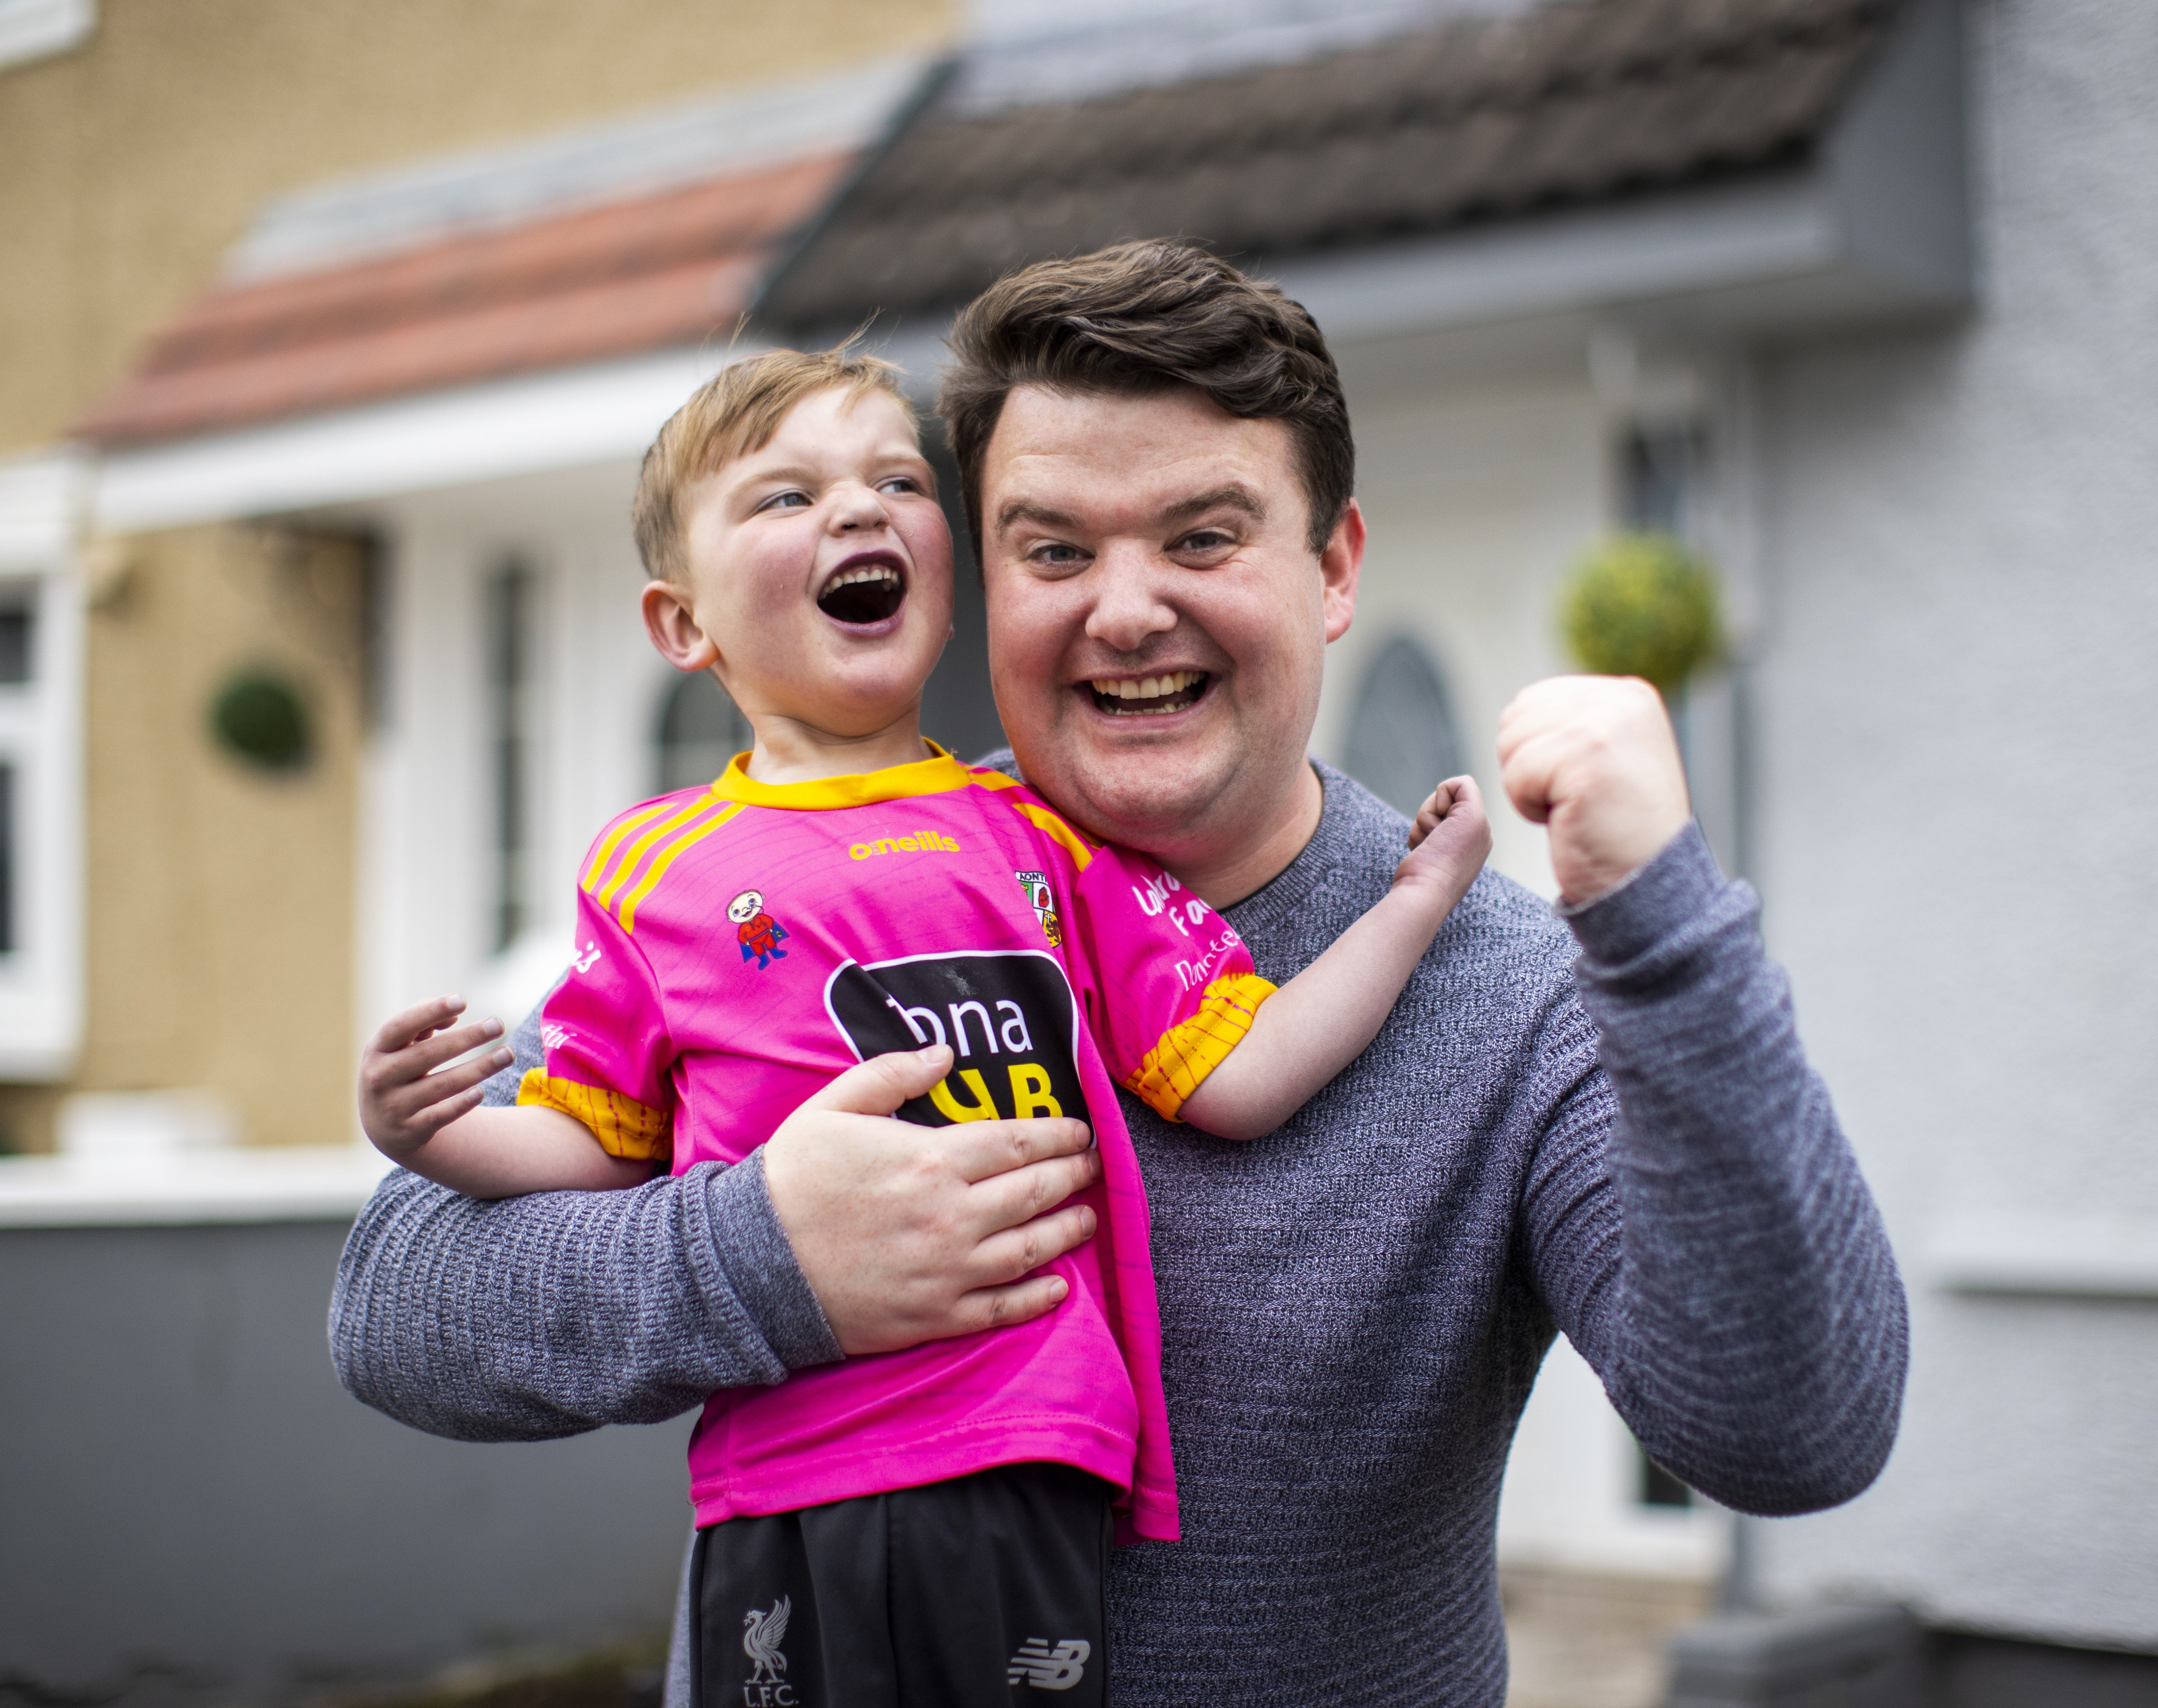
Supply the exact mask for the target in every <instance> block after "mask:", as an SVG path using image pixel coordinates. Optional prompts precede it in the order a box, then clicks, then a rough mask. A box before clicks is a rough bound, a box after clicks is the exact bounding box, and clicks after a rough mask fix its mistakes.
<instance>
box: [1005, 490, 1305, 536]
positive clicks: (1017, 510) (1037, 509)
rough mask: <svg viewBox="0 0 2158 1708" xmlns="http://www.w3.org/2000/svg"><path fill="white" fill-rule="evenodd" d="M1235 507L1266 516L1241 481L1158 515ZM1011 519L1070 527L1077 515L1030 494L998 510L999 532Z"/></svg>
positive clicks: (1170, 519) (1257, 517)
mask: <svg viewBox="0 0 2158 1708" xmlns="http://www.w3.org/2000/svg"><path fill="white" fill-rule="evenodd" d="M1223 509H1227V510H1238V511H1241V512H1242V513H1244V514H1245V515H1247V516H1248V517H1250V518H1251V519H1252V521H1254V522H1263V521H1265V520H1266V519H1267V507H1266V505H1265V504H1264V503H1262V502H1261V501H1260V498H1259V495H1258V494H1257V493H1255V492H1253V491H1252V489H1251V488H1249V487H1247V486H1245V485H1244V484H1243V483H1242V482H1231V484H1229V485H1227V486H1222V487H1210V488H1207V489H1206V490H1205V492H1203V493H1193V494H1192V495H1191V496H1190V498H1179V499H1178V500H1177V501H1176V502H1175V503H1173V504H1171V505H1170V506H1169V508H1167V509H1165V510H1164V511H1163V512H1162V513H1161V519H1162V520H1163V521H1164V522H1165V523H1169V524H1175V523H1179V522H1185V521H1189V520H1190V519H1191V518H1192V517H1194V516H1201V515H1204V514H1205V513H1206V512H1207V511H1209V510H1223ZM1014 522H1032V523H1035V524H1038V525H1040V526H1041V527H1044V528H1073V527H1076V526H1077V525H1078V523H1077V519H1076V518H1075V517H1073V516H1071V515H1069V514H1067V513H1066V512H1064V511H1062V510H1058V509H1053V508H1051V507H1050V506H1049V505H1047V504H1037V503H1035V502H1033V500H1031V499H1030V498H1014V499H1012V500H1011V501H1010V502H1009V503H1006V504H1005V505H1004V508H1002V509H1000V510H999V511H998V512H997V528H998V530H999V532H1002V531H1003V530H1004V529H1007V528H1009V527H1010V526H1011V525H1012V524H1013V523H1014Z"/></svg>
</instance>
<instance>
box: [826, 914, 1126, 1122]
mask: <svg viewBox="0 0 2158 1708" xmlns="http://www.w3.org/2000/svg"><path fill="white" fill-rule="evenodd" d="M824 1006H825V1008H826V1009H828V1010H829V1012H830V1014H831V1016H832V1023H833V1024H834V1025H836V1026H837V1027H838V1028H839V1032H840V1035H841V1036H843V1037H844V1038H845V1039H846V1040H847V1043H848V1045H849V1047H850V1048H851V1049H852V1050H854V1054H855V1055H859V1056H860V1057H861V1058H862V1059H863V1060H868V1059H869V1058H870V1056H872V1055H885V1053H887V1052H888V1051H891V1050H919V1049H921V1048H922V1045H925V1044H946V1045H950V1046H951V1049H952V1055H953V1062H952V1071H951V1072H950V1073H948V1074H947V1075H946V1076H944V1078H943V1079H942V1081H939V1082H938V1083H937V1085H936V1086H933V1087H932V1089H931V1091H930V1093H929V1095H928V1096H927V1097H915V1098H911V1099H910V1100H909V1101H908V1102H906V1103H905V1104H903V1105H901V1107H900V1111H899V1115H900V1118H901V1120H903V1121H912V1122H916V1123H918V1124H919V1125H921V1126H923V1127H943V1126H946V1125H948V1124H949V1123H951V1122H955V1121H997V1120H1020V1121H1025V1120H1030V1119H1032V1118H1034V1117H1039V1116H1051V1115H1064V1116H1069V1117H1071V1119H1073V1120H1075V1121H1087V1120H1090V1119H1091V1118H1092V1117H1090V1116H1089V1115H1088V1114H1087V1098H1086V1095H1085V1093H1084V1092H1082V1091H1081V1090H1080V1089H1079V1068H1078V1064H1077V1062H1076V1060H1074V1058H1073V1055H1072V1046H1073V1040H1074V1038H1075V1035H1076V1031H1077V1024H1078V1004H1076V1001H1075V1000H1074V999H1073V997H1072V994H1071V983H1070V982H1069V981H1068V980H1066V978H1065V977H1064V969H1063V968H1061V966H1059V965H1058V964H1057V962H1056V957H1053V956H1051V955H1047V954H1045V953H1043V952H1041V951H1040V950H1038V949H1021V950H1014V951H1009V952H991V951H983V952H958V953H955V954H950V955H910V956H907V957H905V958H904V959H901V960H897V961H878V962H873V963H871V964H870V965H869V966H863V965H862V964H861V963H860V962H854V961H849V962H847V964H846V965H845V966H844V967H842V968H839V971H838V972H837V973H834V974H833V975H832V978H831V982H830V983H829V984H827V985H826V986H825V987H824Z"/></svg>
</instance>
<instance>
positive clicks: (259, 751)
mask: <svg viewBox="0 0 2158 1708" xmlns="http://www.w3.org/2000/svg"><path fill="white" fill-rule="evenodd" d="M209 720H210V728H211V729H212V730H214V731H215V732H216V735H217V739H218V740H219V742H221V743H222V744H223V745H224V746H225V749H226V750H227V751H229V752H230V753H232V754H233V755H235V756H236V757H238V758H240V759H244V760H245V761H247V762H248V763H249V764H250V765H256V766H261V768H262V769H263V770H265V771H297V770H299V769H300V768H301V767H302V766H304V765H306V764H307V761H308V760H309V759H310V758H312V756H313V755H314V748H315V743H314V730H313V728H312V721H311V720H310V719H309V718H308V716H307V702H306V701H305V700H304V699H302V698H301V696H300V691H299V689H297V688H295V687H294V686H293V685H292V684H291V683H290V682H288V681H287V680H286V679H285V678H283V677H282V676H280V675H277V674H276V673H273V672H271V671H267V670H243V671H241V672H240V673H238V674H237V675H235V676H234V677H232V678H231V679H230V680H229V681H227V682H226V683H225V686H224V687H222V688H220V689H219V690H218V692H217V697H216V699H214V700H212V701H211V702H210V709H209Z"/></svg>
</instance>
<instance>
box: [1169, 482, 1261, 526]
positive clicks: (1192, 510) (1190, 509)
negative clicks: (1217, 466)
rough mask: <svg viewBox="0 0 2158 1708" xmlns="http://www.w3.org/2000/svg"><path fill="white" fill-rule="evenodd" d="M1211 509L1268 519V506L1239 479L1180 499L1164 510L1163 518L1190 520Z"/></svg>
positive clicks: (1254, 518)
mask: <svg viewBox="0 0 2158 1708" xmlns="http://www.w3.org/2000/svg"><path fill="white" fill-rule="evenodd" d="M1209 510H1240V511H1242V513H1244V514H1245V515H1247V516H1248V517H1250V518H1251V519H1252V521H1254V522H1263V521H1265V520H1266V519H1267V507H1266V506H1265V505H1264V504H1263V503H1261V502H1260V500H1259V495H1258V494H1257V493H1255V492H1253V491H1252V489H1251V488H1249V487H1247V486H1246V485H1244V484H1243V483H1242V482H1241V481H1238V482H1231V484H1229V485H1227V486H1226V487H1214V488H1209V489H1208V490H1207V491H1205V492H1203V493H1193V494H1192V495H1191V496H1190V498H1180V499H1178V500H1177V501H1176V503H1174V504H1171V505H1170V506H1169V508H1167V509H1166V510H1164V511H1163V512H1162V520H1163V521H1164V522H1185V521H1189V520H1190V519H1191V518H1192V517H1194V516H1199V515H1203V514H1205V513H1206V512H1207V511H1209Z"/></svg>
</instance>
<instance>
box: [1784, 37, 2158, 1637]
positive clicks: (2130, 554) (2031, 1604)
mask: <svg viewBox="0 0 2158 1708" xmlns="http://www.w3.org/2000/svg"><path fill="white" fill-rule="evenodd" d="M1970 19H1971V23H1972V25H1973V29H1972V37H1971V39H1972V54H1973V57H1972V60H1971V67H1970V70H1971V77H1972V89H1973V93H1974V96H1975V100H1974V111H1975V136H1974V157H1975V165H1976V168H1977V173H1978V192H1977V194H1978V201H1977V205H1976V220H1977V229H1978V233H1979V237H1980V243H1981V245H1982V252H1983V256H1984V267H1985V276H1984V290H1983V297H1982V300H1981V302H1980V307H1978V309H1977V311H1976V312H1975V314H1974V315H1973V316H1972V317H1970V320H1969V321H1968V322H1967V323H1964V324H1963V325H1960V326H1959V327H1955V328H1947V329H1943V330H1939V331H1934V332H1929V333H1913V334H1910V335H1908V336H1902V337H1882V338H1874V339H1870V340H1861V341H1852V342H1848V343H1842V344H1840V345H1836V346H1834V347H1824V348H1817V349H1810V350H1799V351H1791V352H1788V353H1784V354H1782V355H1780V356H1778V357H1775V358H1773V359H1769V360H1768V361H1766V362H1765V363H1764V364H1763V367H1762V369H1761V382H1762V383H1761V389H1760V399H1761V409H1762V421H1761V426H1762V432H1763V446H1764V453H1765V454H1764V462H1763V467H1764V477H1763V504H1764V511H1763V522H1764V529H1765V539H1764V543H1765V545H1766V587H1767V594H1768V601H1767V606H1766V609H1765V611H1764V627H1763V634H1762V637H1761V647H1760V653H1759V664H1758V669H1757V670H1756V672H1755V673H1754V680H1753V702H1754V704H1755V707H1756V709H1757V711H1758V723H1757V730H1758V742H1757V746H1756V749H1755V755H1756V760H1757V766H1758V770H1757V777H1756V783H1757V788H1756V797H1757V800H1758V819H1757V828H1758V843H1757V858H1756V861H1755V866H1756V873H1757V876H1758V880H1759V882H1760V883H1761V885H1762V888H1763V890H1764V892H1765V895H1766V897H1767V903H1768V936H1769V940H1770V944H1771V947H1772V948H1773V951H1774V952H1776V954H1777V955H1778V956H1779V957H1780V958H1781V959H1782V960H1783V961H1784V963H1785V965H1786V966H1787V967H1789V969H1790V972H1791V975H1792V978H1793V982H1794V987H1795V991H1796V996H1797V1001H1798V1012H1799V1022H1800V1025H1801V1027H1802V1029H1804V1034H1805V1037H1806V1041H1807V1045H1808V1047H1809V1049H1810V1051H1811V1052H1812V1054H1813V1056H1814V1059H1815V1061H1816V1062H1817V1063H1818V1065H1819V1066H1820V1070H1821V1071H1822V1073H1823V1075H1824V1076H1825V1078H1826V1080H1827V1081H1828V1084H1829V1086H1830V1088H1831V1090H1832V1091H1834V1093H1835V1097H1836V1100H1837V1103H1838V1106H1839V1107H1840V1111H1841V1112H1842V1114H1843V1117H1844V1120H1845V1122H1846V1127H1847V1128H1848V1130H1849V1132H1850V1133H1851V1138H1852V1140H1853V1142H1854V1143H1855V1144H1856V1147H1857V1149H1858V1152H1859V1154H1860V1156H1861V1159H1862V1161H1863V1163H1864V1164H1865V1166H1866V1170H1867V1173H1868V1175H1869V1178H1870V1179H1871V1180H1872V1182H1873V1183H1874V1185H1875V1187H1876V1189H1877V1192H1878V1193H1879V1195H1880V1199H1881V1202H1882V1208H1883V1210H1884V1212H1885V1214H1886V1215H1887V1220H1888V1224H1889V1228H1890V1231H1891V1234H1892V1237H1893V1239H1894V1241H1895V1243H1896V1246H1897V1251H1898V1252H1899V1254H1900V1256H1901V1257H1902V1261H1903V1263H1904V1266H1905V1269H1906V1276H1907V1280H1908V1283H1909V1287H1910V1293H1911V1302H1912V1313H1913V1364H1912V1378H1911V1388H1910V1396H1909V1403H1908V1411H1907V1414H1906V1422H1905V1427H1904V1430H1903V1433H1902V1440H1901V1442H1900V1443H1899V1445H1898V1447H1897V1451H1896V1454H1895V1457H1894V1458H1893V1460H1892V1463H1890V1465H1889V1467H1888V1469H1887V1473H1885V1474H1884V1476H1883V1477H1882V1480H1881V1482H1880V1483H1879V1484H1878V1485H1877V1487H1876V1488H1875V1489H1873V1490H1872V1491H1871V1493H1869V1494H1866V1495H1865V1496H1864V1497H1862V1498H1861V1499H1859V1500H1858V1501H1856V1503H1854V1504H1851V1506H1849V1507H1847V1508H1845V1509H1842V1510H1840V1511H1838V1512H1835V1513H1832V1514H1825V1515H1823V1516H1820V1517H1815V1518H1810V1519H1806V1520H1797V1521H1794V1522H1789V1523H1779V1524H1773V1525H1760V1526H1758V1527H1757V1530H1756V1533H1755V1534H1756V1537H1757V1540H1758V1546H1757V1553H1758V1562H1759V1571H1760V1574H1761V1580H1762V1587H1763V1589H1764V1590H1766V1591H1767V1592H1769V1593H1770V1594H1772V1595H1775V1596H1779V1597H1796V1596H1801V1595H1806V1594H1815V1593H1821V1592H1832V1591H1840V1592H1858V1593H1862V1594H1871V1595H1882V1596H1888V1597H1897V1598H1903V1599H1908V1600H1909V1601H1911V1602H1913V1603H1915V1604H1916V1605H1917V1606H1918V1608H1919V1609H1920V1610H1921V1611H1922V1612H1923V1613H1924V1614H1926V1615H1927V1616H1928V1617H1929V1618H1933V1619H1934V1620H1937V1621H1939V1622H1942V1623H1948V1624H1952V1625H1962V1626H1968V1627H1972V1628H1979V1629H1982V1630H1989V1631H1994V1632H2002V1633H2017V1634H2026V1635H2031V1636H2035V1637H2039V1638H2047V1639H2050V1640H2053V1641H2067V1642H2083V1643H2099V1644H2118V1645H2123V1646H2127V1647H2135V1648H2142V1649H2158V1523H2154V1522H2153V1520H2154V1515H2158V1468H2154V1464H2153V1461H2152V1458H2151V1451H2150V1447H2151V1434H2150V1419H2151V1417H2152V1416H2158V1300H2154V1299H2153V1298H2150V1297H2147V1296H2146V1297H2145V1298H2134V1297H2115V1298H2075V1297H2072V1296H2053V1297H2042V1296H2021V1297H2019V1296H2016V1294H2015V1293H2012V1292H1997V1293H1993V1294H1990V1295H1986V1294H1979V1293H1951V1292H1949V1291H1946V1290H1944V1287H1942V1286H1941V1285H1940V1284H1939V1282H1940V1272H1939V1265H1938V1262H1937V1261H1936V1258H1935V1256H1934V1255H1933V1253H1934V1252H1935V1251H1936V1250H1937V1248H1938V1241H1939V1238H1940V1234H1941V1230H1942V1229H1943V1227H1944V1226H1945V1225H1946V1224H1947V1223H1949V1221H1950V1220H1952V1219H1954V1218H1956V1217H1959V1216H1964V1217H1967V1216H1970V1215H1973V1214H1985V1215H1993V1216H1996V1217H1998V1216H2008V1217H2011V1218H2016V1217H2021V1218H2026V1219H2027V1218H2041V1219H2042V1218H2045V1217H2048V1216H2064V1217H2075V1216H2090V1215H2093V1214H2101V1215H2109V1216H2112V1217H2115V1218H2119V1219H2122V1220H2123V1222H2124V1224H2125V1225H2128V1226H2141V1227H2142V1228H2144V1229H2145V1230H2146V1231H2147V1230H2149V1229H2150V1228H2151V1227H2153V1226H2158V1143H2154V1142H2153V1141H2154V1138H2158V1124H2154V1123H2155V1122H2158V1117H2154V1114H2153V1112H2152V1108H2151V1104H2150V1062H2151V1060H2152V1054H2151V1052H2152V1047H2153V1046H2152V1040H2153V1038H2154V1037H2158V983H2154V981H2153V978H2152V976H2151V956H2152V949H2153V946H2154V942H2158V899H2154V895H2158V892H2154V889H2153V885H2152V882H2151V878H2150V872H2151V868H2152V866H2153V864H2154V860H2158V759H2154V756H2153V755H2154V748H2153V745H2152V741H2151V735H2150V731H2151V729H2152V727H2153V725H2154V722H2158V689H2154V680H2158V679H2154V674H2153V670H2152V661H2153V658H2154V657H2155V656H2158V576H2154V575H2153V574H2152V571H2151V554H2152V543H2153V541H2154V540H2158V473H2154V471H2158V343H2154V341H2153V338H2152V336H2151V333H2152V328H2153V327H2154V325H2158V199H2154V198H2153V196H2152V195H2151V194H2150V181H2149V169H2150V161H2151V160H2152V159H2153V158H2158V106H2154V104H2153V103H2152V101H2151V100H2150V90H2151V88H2152V87H2153V86H2154V83H2158V29H2154V28H2152V18H2151V17H2150V13H2149V11H2148V9H2147V8H2144V7H2141V6H2137V5H2133V4H2126V3H2121V0H2048V3H2044V4H2041V3H2039V0H1980V3H1977V4H1975V5H1973V6H1972V7H1971V8H1970Z"/></svg>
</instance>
